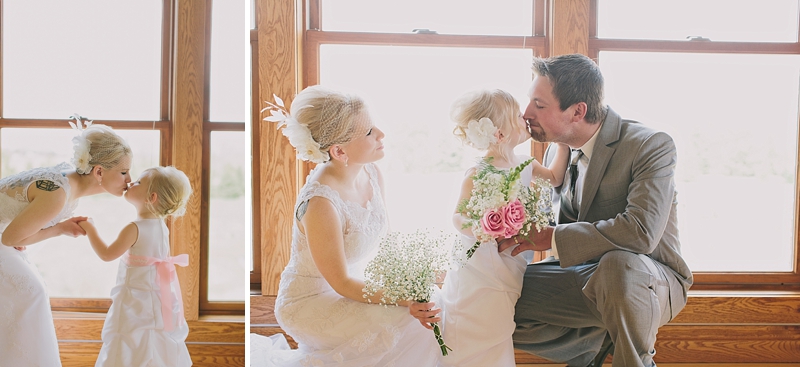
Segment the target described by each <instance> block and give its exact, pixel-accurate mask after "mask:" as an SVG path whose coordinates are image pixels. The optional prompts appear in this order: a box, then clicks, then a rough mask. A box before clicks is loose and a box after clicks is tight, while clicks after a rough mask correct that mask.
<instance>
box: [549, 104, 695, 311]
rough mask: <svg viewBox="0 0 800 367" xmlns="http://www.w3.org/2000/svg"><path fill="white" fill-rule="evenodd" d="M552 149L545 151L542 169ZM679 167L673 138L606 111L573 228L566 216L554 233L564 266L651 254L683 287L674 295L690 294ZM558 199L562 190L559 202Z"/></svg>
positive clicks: (690, 278)
mask: <svg viewBox="0 0 800 367" xmlns="http://www.w3.org/2000/svg"><path fill="white" fill-rule="evenodd" d="M554 151H555V149H549V150H548V152H547V153H546V154H545V164H546V163H547V162H549V161H550V160H552V158H553V156H554ZM676 163H677V151H676V148H675V144H674V142H673V141H672V138H671V137H670V136H669V135H667V134H666V133H664V132H659V131H655V130H653V129H650V128H648V127H646V126H644V125H642V124H640V123H638V122H636V121H631V120H623V119H622V118H621V117H620V116H619V115H618V114H617V113H616V112H614V111H613V110H611V109H610V108H609V111H608V115H607V116H606V119H605V121H604V123H603V126H602V127H601V128H600V132H599V133H598V136H597V140H596V142H595V146H594V151H593V153H592V158H591V160H590V162H589V166H588V168H587V170H586V172H585V176H584V184H583V196H582V200H581V206H580V208H579V210H578V220H577V221H576V222H572V223H568V222H567V221H568V220H567V219H566V217H565V216H563V215H561V216H560V217H559V225H558V226H557V227H556V230H555V232H554V236H555V239H556V245H557V247H558V255H559V258H560V261H561V266H562V267H568V266H572V265H577V264H581V263H584V262H586V261H590V260H599V259H600V257H601V256H603V254H605V253H606V252H608V251H612V250H624V251H630V252H634V253H637V254H646V255H648V256H650V257H651V258H652V259H653V260H655V261H657V262H660V263H662V264H664V265H666V266H667V267H669V268H670V269H672V272H673V273H674V274H675V276H676V278H677V279H678V282H670V283H671V284H675V286H676V287H677V288H678V289H671V292H673V291H679V292H684V294H685V292H686V291H687V290H688V289H689V287H690V286H691V285H692V281H693V279H692V273H691V271H690V270H689V267H688V266H687V265H686V262H685V261H684V260H683V258H682V257H681V243H680V240H679V238H678V216H677V192H676V190H675V165H676ZM560 194H561V193H560V188H557V189H556V195H554V197H555V198H557V199H556V205H560V200H559V199H560V196H561V195H560ZM559 212H561V211H559ZM562 224H564V225H562ZM680 288H683V289H680ZM684 299H685V298H684ZM682 308H683V305H682V304H681V305H673V310H676V311H677V310H680V309H682Z"/></svg>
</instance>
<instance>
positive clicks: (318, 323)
mask: <svg viewBox="0 0 800 367" xmlns="http://www.w3.org/2000/svg"><path fill="white" fill-rule="evenodd" d="M364 169H365V170H366V172H367V174H368V175H369V177H370V183H371V185H372V192H373V196H372V198H371V199H370V200H369V202H368V203H367V206H366V208H364V207H361V206H359V205H358V204H356V203H353V202H347V201H343V200H342V199H341V198H340V197H339V194H338V193H337V192H336V191H334V190H333V189H331V188H330V187H328V186H326V185H322V184H320V183H319V182H315V181H311V182H308V183H306V185H305V186H304V187H303V188H302V189H301V191H300V194H299V196H298V200H297V204H296V205H295V212H296V211H297V207H298V206H299V205H300V204H301V203H304V202H306V201H308V200H309V199H310V198H312V197H315V196H319V197H323V198H326V199H328V200H330V201H331V202H332V203H333V204H334V206H335V207H336V209H337V210H338V211H339V214H340V218H341V219H342V231H343V233H344V253H345V257H346V259H347V266H348V273H349V274H350V275H351V276H361V277H363V274H364V272H363V269H364V268H365V266H366V262H367V261H368V260H369V259H371V258H372V257H374V256H375V254H376V251H377V247H378V241H379V237H380V235H382V234H384V233H385V230H386V225H387V218H386V212H385V209H384V205H383V199H382V198H381V194H380V188H379V186H378V179H377V172H376V170H375V166H374V165H372V164H369V165H366V166H365V167H364ZM312 176H313V174H312V175H309V177H312ZM292 238H293V240H292V250H291V258H290V260H289V264H288V265H287V266H286V268H285V269H284V271H283V273H282V274H281V282H280V286H279V288H278V297H277V299H276V302H275V316H276V318H277V319H278V323H279V324H280V326H281V328H283V330H284V331H285V332H286V333H288V334H289V335H291V336H292V338H294V340H296V341H297V344H298V349H296V350H287V349H288V344H286V342H285V341H284V340H282V335H278V336H273V338H265V337H263V336H260V335H256V334H251V339H250V347H251V354H250V360H251V364H250V365H251V366H258V367H261V366H314V367H324V366H348V367H356V366H363V367H367V366H370V367H371V366H395V367H411V366H414V367H428V366H431V367H432V366H436V364H437V362H438V355H439V354H440V351H439V348H438V344H437V343H436V339H435V338H434V335H433V332H432V331H430V330H428V329H425V328H423V327H422V325H420V323H419V322H418V321H417V320H416V319H415V318H413V317H411V315H410V314H409V312H408V308H406V307H396V306H388V307H386V306H381V305H375V304H366V303H361V302H356V301H353V300H350V299H348V298H345V297H342V296H341V295H339V294H338V293H336V291H334V290H333V289H332V288H331V286H330V285H329V284H328V283H327V282H326V281H325V279H324V278H323V277H322V275H321V274H320V273H319V270H317V268H316V266H315V265H314V260H313V259H312V258H311V253H310V251H309V249H308V242H307V239H306V237H305V236H304V235H303V234H302V233H301V232H300V231H299V229H298V227H297V223H296V220H295V224H294V225H293V228H292Z"/></svg>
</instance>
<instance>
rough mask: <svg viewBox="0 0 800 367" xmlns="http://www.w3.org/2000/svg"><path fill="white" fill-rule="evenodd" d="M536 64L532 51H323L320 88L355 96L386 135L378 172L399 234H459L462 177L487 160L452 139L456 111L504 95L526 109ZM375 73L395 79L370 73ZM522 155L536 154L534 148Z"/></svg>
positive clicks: (371, 48)
mask: <svg viewBox="0 0 800 367" xmlns="http://www.w3.org/2000/svg"><path fill="white" fill-rule="evenodd" d="M531 56H532V52H531V51H530V50H504V49H492V50H485V49H469V48H433V47H390V46H337V45H323V46H322V47H321V51H320V60H321V62H320V77H321V83H320V84H322V85H326V86H329V87H332V88H336V89H346V90H349V91H355V92H356V93H357V94H358V95H360V96H361V97H363V98H364V99H365V101H366V103H367V105H368V107H369V111H370V114H371V115H372V119H373V121H374V122H375V125H376V126H378V127H379V128H380V129H381V130H383V131H384V133H386V138H385V139H384V146H385V151H386V156H385V157H384V158H383V159H381V160H380V161H378V164H379V166H380V167H381V170H382V171H383V174H384V176H385V182H386V196H385V199H386V202H387V205H388V208H389V218H390V221H391V224H392V229H393V230H400V231H412V230H414V229H417V228H437V229H443V230H447V231H455V229H454V228H453V225H452V224H451V213H453V210H454V209H455V207H456V201H457V200H458V194H459V189H460V187H461V181H462V179H463V178H464V172H465V171H466V170H467V168H469V167H471V166H473V165H474V164H475V163H476V162H477V157H479V156H480V155H481V154H480V152H479V151H477V150H474V149H471V148H468V147H466V146H464V145H462V144H461V143H460V141H459V140H458V139H457V138H456V137H455V136H454V135H453V127H454V126H455V124H454V123H453V122H452V121H451V120H450V107H451V105H452V103H453V102H454V101H455V100H456V99H457V98H458V97H460V96H461V95H462V94H464V93H466V92H467V91H470V90H474V89H480V88H500V89H504V90H506V91H508V92H510V93H511V94H513V95H514V96H515V97H516V98H517V100H518V101H520V103H525V105H527V97H526V93H527V89H528V87H529V84H530V81H531ZM375 65H381V69H382V70H390V71H391V72H382V73H380V74H378V75H376V74H373V73H369V72H365V70H375ZM519 149H521V151H522V152H525V151H527V152H530V146H529V145H523V146H520V147H519ZM420 208H425V209H424V210H420Z"/></svg>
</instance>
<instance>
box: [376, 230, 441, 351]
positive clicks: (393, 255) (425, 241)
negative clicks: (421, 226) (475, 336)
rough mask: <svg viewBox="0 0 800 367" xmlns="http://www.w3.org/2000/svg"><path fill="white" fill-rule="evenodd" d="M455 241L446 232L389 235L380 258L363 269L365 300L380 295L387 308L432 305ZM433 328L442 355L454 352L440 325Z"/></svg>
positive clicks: (396, 233)
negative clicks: (409, 303) (406, 304)
mask: <svg viewBox="0 0 800 367" xmlns="http://www.w3.org/2000/svg"><path fill="white" fill-rule="evenodd" d="M454 238H455V237H453V236H452V235H447V234H444V233H443V232H442V233H441V234H440V235H438V236H431V235H430V234H429V233H428V232H426V231H424V230H417V231H416V232H414V233H410V234H405V233H399V232H391V233H389V234H387V235H386V236H385V237H384V238H383V239H382V240H381V243H380V247H379V250H378V254H377V256H376V257H375V258H374V259H372V260H371V261H370V262H369V264H368V265H367V268H366V269H365V270H364V278H365V279H364V284H365V286H364V298H369V297H372V296H374V295H376V294H381V303H382V304H384V305H392V304H397V303H398V302H400V301H416V302H420V303H425V302H429V301H430V300H431V297H432V296H433V292H434V287H435V286H436V285H435V284H436V283H437V281H438V278H439V277H440V276H441V275H442V274H443V273H444V272H445V271H447V269H448V268H449V256H448V249H449V247H448V246H449V245H448V244H447V242H448V240H453V239H454ZM431 325H432V326H433V332H434V335H435V336H436V340H437V342H438V343H439V347H440V349H441V351H442V355H445V356H446V355H447V351H448V350H451V349H450V347H448V346H447V345H445V344H444V340H442V335H441V331H440V329H439V325H438V324H435V323H432V324H431Z"/></svg>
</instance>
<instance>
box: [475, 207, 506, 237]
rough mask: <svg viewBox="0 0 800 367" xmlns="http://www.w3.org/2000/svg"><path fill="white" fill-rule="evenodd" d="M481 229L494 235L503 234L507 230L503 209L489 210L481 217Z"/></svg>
mask: <svg viewBox="0 0 800 367" xmlns="http://www.w3.org/2000/svg"><path fill="white" fill-rule="evenodd" d="M481 229H483V233H486V234H487V235H490V236H492V237H497V236H500V235H503V234H504V233H505V232H506V224H505V220H504V218H503V212H502V209H500V210H487V211H486V213H483V218H481Z"/></svg>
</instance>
